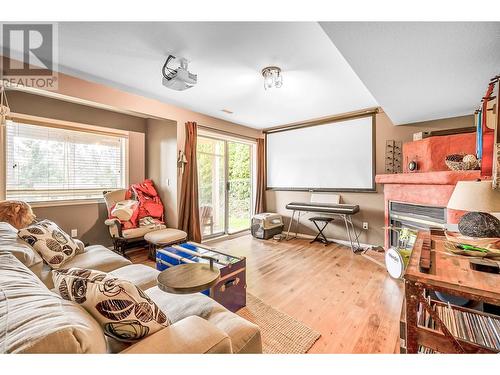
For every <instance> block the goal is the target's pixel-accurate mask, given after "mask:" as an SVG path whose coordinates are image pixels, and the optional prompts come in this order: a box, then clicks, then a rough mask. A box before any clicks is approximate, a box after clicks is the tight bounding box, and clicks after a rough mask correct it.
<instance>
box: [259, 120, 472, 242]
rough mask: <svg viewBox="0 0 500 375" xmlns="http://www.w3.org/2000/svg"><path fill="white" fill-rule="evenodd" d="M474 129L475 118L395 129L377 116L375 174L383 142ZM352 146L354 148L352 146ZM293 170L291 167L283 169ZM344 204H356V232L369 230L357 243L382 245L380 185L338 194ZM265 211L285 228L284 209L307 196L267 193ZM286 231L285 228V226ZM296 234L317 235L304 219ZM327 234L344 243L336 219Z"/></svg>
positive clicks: (381, 159) (380, 170)
mask: <svg viewBox="0 0 500 375" xmlns="http://www.w3.org/2000/svg"><path fill="white" fill-rule="evenodd" d="M466 126H474V116H472V115H471V116H462V117H454V118H448V119H441V120H434V121H425V122H420V123H414V124H407V125H399V126H394V125H393V124H392V122H391V120H390V119H389V117H388V116H387V115H386V114H385V113H383V112H382V113H379V114H378V115H377V124H376V146H375V147H376V173H377V174H381V173H384V170H385V165H384V160H385V142H386V140H389V139H394V140H401V141H404V142H407V141H411V140H412V137H413V133H417V132H420V131H428V130H436V129H441V130H442V129H451V128H462V127H466ZM353 147H355V145H353ZM283 167H284V168H287V167H288V168H292V167H293V166H283ZM340 195H341V200H342V202H343V203H352V204H358V205H359V206H360V212H359V213H358V214H356V215H355V216H354V217H353V221H354V225H355V226H356V228H357V230H358V231H359V230H361V228H362V222H364V221H366V222H368V228H369V229H368V230H363V231H362V233H361V235H360V242H362V243H367V244H373V245H381V246H383V244H384V231H383V230H382V227H383V226H384V193H383V186H382V185H379V184H378V185H377V191H376V192H375V193H340ZM266 198H267V211H270V212H278V213H280V214H282V215H283V216H284V219H285V223H286V225H288V222H289V219H290V215H291V212H290V211H288V210H287V209H285V206H286V204H287V203H290V202H309V200H310V193H308V192H293V191H270V190H268V191H267V192H266ZM285 228H286V227H285ZM299 233H303V234H316V230H315V229H314V227H313V225H311V223H309V222H308V220H307V218H306V219H305V220H304V221H301V227H300V230H299ZM326 234H327V236H328V237H331V238H337V239H343V240H346V239H347V236H346V235H345V227H344V226H343V222H340V221H339V220H335V222H334V223H333V224H331V225H330V226H329V227H328V229H327V231H326Z"/></svg>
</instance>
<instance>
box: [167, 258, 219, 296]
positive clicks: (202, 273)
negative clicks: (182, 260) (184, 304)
mask: <svg viewBox="0 0 500 375" xmlns="http://www.w3.org/2000/svg"><path fill="white" fill-rule="evenodd" d="M219 279H220V271H219V269H218V268H217V267H213V268H210V265H209V264H206V263H187V264H180V265H178V266H174V267H170V268H167V269H166V270H164V271H162V272H160V274H159V275H158V287H159V288H160V289H161V290H163V291H164V292H168V293H175V294H189V293H198V292H201V291H203V290H206V289H210V288H211V287H213V286H214V285H215V284H217V282H218V281H219Z"/></svg>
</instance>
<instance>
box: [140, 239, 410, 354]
mask: <svg viewBox="0 0 500 375" xmlns="http://www.w3.org/2000/svg"><path fill="white" fill-rule="evenodd" d="M212 246H214V247H216V248H217V249H220V250H221V251H223V252H226V253H230V254H233V255H237V256H245V257H246V258H247V288H248V291H249V292H250V293H252V294H254V295H255V296H257V297H259V298H260V299H262V300H263V301H264V302H266V303H268V304H269V305H271V306H273V307H274V308H276V309H278V310H280V311H283V312H284V313H286V314H288V315H291V316H293V317H294V318H295V319H297V320H299V321H302V322H303V323H304V324H306V325H308V326H309V327H311V328H313V329H315V330H317V331H318V332H320V333H321V338H320V339H319V340H318V341H317V342H316V343H315V344H314V346H313V347H312V348H311V350H310V351H309V353H394V351H395V349H396V348H398V347H399V316H400V312H401V302H402V296H403V292H402V289H403V283H402V282H401V281H398V280H394V279H392V278H391V277H390V276H389V275H388V274H387V272H386V271H385V270H384V269H383V268H382V267H380V266H379V265H377V264H376V263H375V262H373V261H370V260H369V259H366V258H365V257H363V256H361V255H355V254H353V253H352V252H351V250H350V249H349V248H347V247H345V246H342V245H337V244H331V245H329V246H327V247H325V246H324V245H322V244H320V243H314V244H309V241H308V240H304V239H294V240H291V241H286V242H285V241H282V242H275V241H273V240H268V241H261V240H257V239H254V238H253V237H251V236H250V235H246V236H243V237H239V238H235V239H231V240H224V241H221V242H218V243H216V244H213V245H212ZM131 259H132V261H134V262H141V263H146V264H149V265H153V266H154V263H153V262H151V261H149V262H146V261H145V257H144V255H137V256H136V255H135V254H133V253H132V254H131Z"/></svg>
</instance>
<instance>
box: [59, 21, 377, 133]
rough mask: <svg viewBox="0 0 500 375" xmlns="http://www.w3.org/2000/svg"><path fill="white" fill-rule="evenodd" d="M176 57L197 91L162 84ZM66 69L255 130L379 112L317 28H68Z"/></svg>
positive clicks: (62, 37)
mask: <svg viewBox="0 0 500 375" xmlns="http://www.w3.org/2000/svg"><path fill="white" fill-rule="evenodd" d="M169 53H173V54H176V55H178V56H184V57H186V58H188V59H189V60H190V61H191V63H190V66H189V70H190V71H191V72H193V73H196V74H198V84H197V85H196V86H195V87H194V88H191V89H189V90H186V91H182V92H179V91H172V90H170V89H167V88H165V87H164V86H162V84H161V68H162V65H163V63H164V62H165V59H166V57H167V56H168V54H169ZM268 65H277V66H279V67H281V68H282V70H283V87H282V88H280V89H275V90H267V91H265V90H264V87H263V78H262V76H261V73H260V72H261V69H262V68H263V67H265V66H268ZM59 66H60V71H62V72H64V73H68V74H71V75H76V76H78V77H81V78H84V79H88V80H92V81H97V82H100V83H105V84H109V85H111V86H114V87H118V88H120V89H124V90H127V91H130V92H134V93H137V94H141V95H144V96H148V97H152V98H156V99H159V100H162V101H165V102H168V103H172V104H175V105H179V106H181V107H184V108H188V109H191V110H194V111H198V112H201V113H205V114H208V115H211V116H215V117H218V118H222V119H225V120H228V121H232V122H235V123H238V124H243V125H247V126H250V127H254V128H265V127H270V126H276V125H283V124H288V123H292V122H298V121H304V120H310V119H312V118H316V117H322V116H328V115H332V114H337V113H342V112H349V111H354V110H359V109H363V108H367V107H374V106H377V105H378V104H377V102H376V101H375V99H374V98H373V97H372V95H371V94H370V93H369V91H368V90H367V89H366V87H365V86H364V85H363V83H362V82H361V81H360V80H359V78H358V77H357V75H356V74H355V73H354V72H353V70H352V69H351V67H350V66H349V64H347V62H346V61H345V59H344V58H343V57H342V55H341V54H340V53H339V51H338V50H337V49H336V48H335V46H334V45H333V44H332V42H331V41H330V39H329V38H328V36H327V35H326V34H325V32H324V31H323V29H322V28H321V26H320V25H319V24H318V23H316V22H293V23H290V22H271V23H265V22H258V23H243V22H238V23H223V22H212V23H203V22H182V23H178V22H161V23H109V22H107V23H60V24H59ZM222 109H228V110H230V111H233V112H234V113H233V114H226V113H224V112H221V110H222Z"/></svg>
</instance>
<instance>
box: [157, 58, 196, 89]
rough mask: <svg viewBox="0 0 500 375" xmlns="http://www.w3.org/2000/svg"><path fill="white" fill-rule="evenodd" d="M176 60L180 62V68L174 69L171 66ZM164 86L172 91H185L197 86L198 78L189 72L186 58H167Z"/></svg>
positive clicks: (164, 70)
mask: <svg viewBox="0 0 500 375" xmlns="http://www.w3.org/2000/svg"><path fill="white" fill-rule="evenodd" d="M174 60H179V64H180V66H178V67H177V68H175V69H173V68H172V67H169V64H170V63H172V62H173V61H174ZM162 74H163V80H162V83H163V86H165V87H168V88H169V89H172V90H177V91H184V90H186V89H189V88H191V87H193V86H194V85H196V82H197V80H198V76H197V75H196V74H193V73H190V72H189V71H188V61H187V60H186V59H184V58H176V57H175V56H173V55H169V56H168V57H167V61H165V64H164V65H163V69H162Z"/></svg>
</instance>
